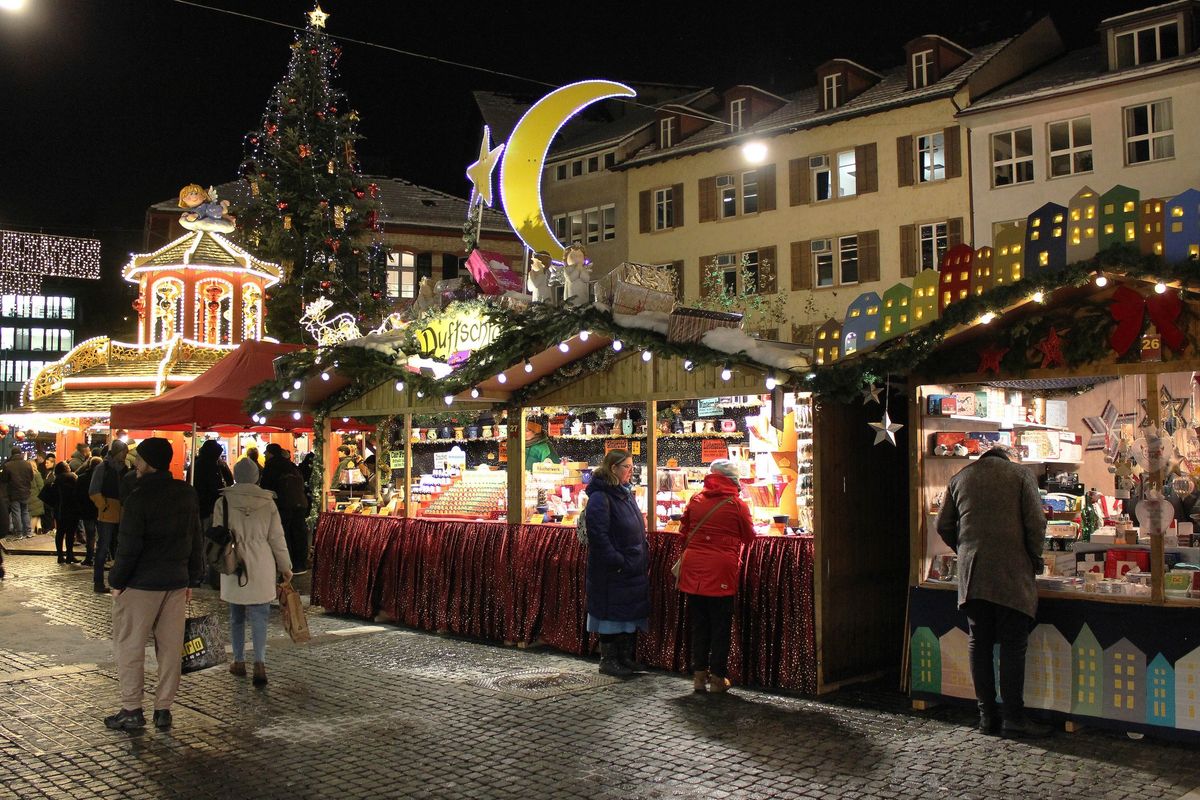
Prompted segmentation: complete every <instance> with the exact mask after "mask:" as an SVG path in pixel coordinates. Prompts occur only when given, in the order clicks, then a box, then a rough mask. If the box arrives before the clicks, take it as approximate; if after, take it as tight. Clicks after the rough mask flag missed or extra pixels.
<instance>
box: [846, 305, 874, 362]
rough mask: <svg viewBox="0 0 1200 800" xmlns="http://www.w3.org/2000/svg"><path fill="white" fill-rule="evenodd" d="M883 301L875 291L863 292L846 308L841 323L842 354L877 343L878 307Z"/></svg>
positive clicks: (858, 351)
mask: <svg viewBox="0 0 1200 800" xmlns="http://www.w3.org/2000/svg"><path fill="white" fill-rule="evenodd" d="M882 305H883V301H882V300H880V299H879V295H878V294H876V293H875V292H863V293H862V294H860V295H859V296H858V297H856V298H855V299H854V302H853V303H851V304H850V306H849V308H847V309H846V321H845V322H843V323H842V355H844V356H848V355H850V354H851V353H861V352H865V351H867V350H870V349H871V348H872V347H874V346H875V345H877V344H879V309H880V306H882Z"/></svg>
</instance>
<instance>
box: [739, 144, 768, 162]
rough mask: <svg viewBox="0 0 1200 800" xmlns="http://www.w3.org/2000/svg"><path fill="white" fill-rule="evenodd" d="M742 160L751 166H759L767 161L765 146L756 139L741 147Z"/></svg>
mask: <svg viewBox="0 0 1200 800" xmlns="http://www.w3.org/2000/svg"><path fill="white" fill-rule="evenodd" d="M742 158H744V159H746V161H748V162H749V163H751V164H761V163H763V162H764V161H766V160H767V145H766V143H764V142H760V141H758V140H757V139H752V140H751V141H749V142H746V143H745V144H744V145H742Z"/></svg>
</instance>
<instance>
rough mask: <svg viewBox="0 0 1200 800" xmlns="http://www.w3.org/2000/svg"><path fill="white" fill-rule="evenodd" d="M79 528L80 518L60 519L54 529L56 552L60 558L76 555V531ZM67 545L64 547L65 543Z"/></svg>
mask: <svg viewBox="0 0 1200 800" xmlns="http://www.w3.org/2000/svg"><path fill="white" fill-rule="evenodd" d="M77 530H79V520H77V519H71V518H70V517H64V518H62V519H60V520H59V521H58V527H57V528H55V529H54V553H55V555H57V556H58V557H59V558H63V557H66V558H74V557H75V531H77ZM64 544H65V545H66V547H63V545H64Z"/></svg>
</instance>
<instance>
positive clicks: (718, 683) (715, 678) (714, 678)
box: [708, 675, 729, 694]
mask: <svg viewBox="0 0 1200 800" xmlns="http://www.w3.org/2000/svg"><path fill="white" fill-rule="evenodd" d="M708 690H709V691H710V692H712V693H714V694H725V693H726V692H727V691H729V678H725V677H722V676H720V675H710V676H709V679H708Z"/></svg>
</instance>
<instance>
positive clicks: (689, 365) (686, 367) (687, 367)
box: [683, 358, 696, 372]
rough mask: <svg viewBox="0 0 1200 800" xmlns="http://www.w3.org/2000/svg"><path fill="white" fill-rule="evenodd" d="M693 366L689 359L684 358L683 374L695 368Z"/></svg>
mask: <svg viewBox="0 0 1200 800" xmlns="http://www.w3.org/2000/svg"><path fill="white" fill-rule="evenodd" d="M695 366H696V365H695V364H693V363H692V360H691V359H690V358H685V359H684V360H683V371H684V372H691V371H692V370H693V369H694V368H695Z"/></svg>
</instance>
